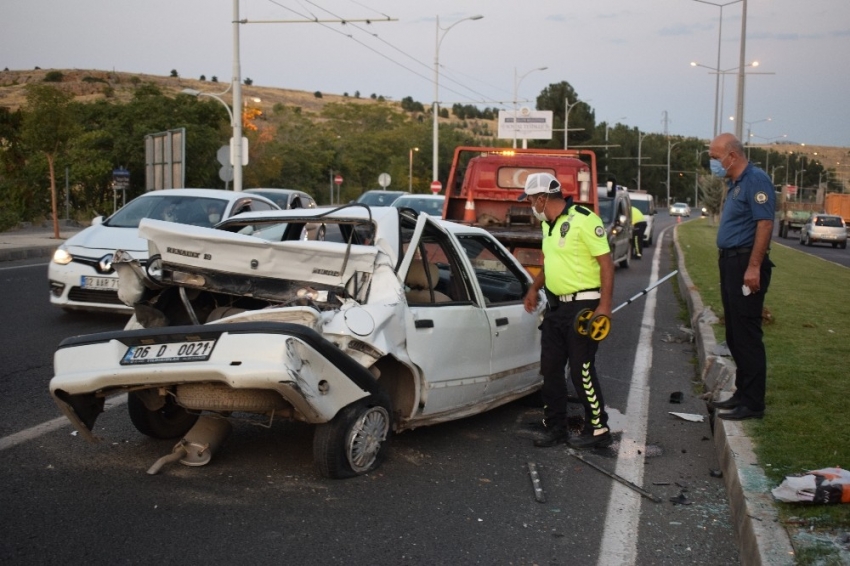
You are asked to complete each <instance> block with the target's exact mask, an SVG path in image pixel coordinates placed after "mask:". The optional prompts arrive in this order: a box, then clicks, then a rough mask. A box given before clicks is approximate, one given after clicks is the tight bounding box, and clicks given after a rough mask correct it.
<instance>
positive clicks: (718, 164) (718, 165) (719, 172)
mask: <svg viewBox="0 0 850 566" xmlns="http://www.w3.org/2000/svg"><path fill="white" fill-rule="evenodd" d="M730 155H731V154H730V153H727V154H726V157H729V156H730ZM726 157H724V158H723V159H712V160H710V161H709V162H708V167H709V168H710V169H711V173H712V174H713V175H714V176H715V177H720V178H721V179H725V178H726V168H725V167H724V166H723V162H724V161H725V160H726Z"/></svg>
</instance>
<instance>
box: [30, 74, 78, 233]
mask: <svg viewBox="0 0 850 566" xmlns="http://www.w3.org/2000/svg"><path fill="white" fill-rule="evenodd" d="M72 98H73V97H72V96H71V95H70V94H67V93H65V92H62V91H61V90H59V89H57V88H54V87H52V86H48V85H29V86H28V87H27V112H26V114H24V123H23V130H22V134H23V139H24V143H25V144H26V145H27V146H28V147H29V148H30V149H31V150H32V151H36V152H41V153H43V154H44V156H45V158H46V159H47V168H48V172H49V175H50V206H51V211H52V214H53V237H54V238H57V239H58V238H59V215H58V212H57V200H56V168H55V163H56V158H57V157H58V156H60V155H61V154H62V153H63V152H64V151H65V149H66V146H67V145H68V142H69V140H70V139H71V138H73V136H74V134H75V132H76V130H77V125H76V122H75V121H74V118H73V115H72V113H71V111H70V103H71V100H72Z"/></svg>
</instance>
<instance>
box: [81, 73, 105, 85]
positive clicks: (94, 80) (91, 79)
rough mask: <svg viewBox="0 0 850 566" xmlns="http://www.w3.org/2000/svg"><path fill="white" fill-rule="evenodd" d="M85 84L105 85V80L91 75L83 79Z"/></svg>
mask: <svg viewBox="0 0 850 566" xmlns="http://www.w3.org/2000/svg"><path fill="white" fill-rule="evenodd" d="M83 82H84V83H105V82H106V80H105V79H101V78H100V77H92V76H91V75H86V76H84V77H83Z"/></svg>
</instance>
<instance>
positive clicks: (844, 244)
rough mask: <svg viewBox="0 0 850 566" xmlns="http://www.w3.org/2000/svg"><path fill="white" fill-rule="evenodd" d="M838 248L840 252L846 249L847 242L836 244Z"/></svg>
mask: <svg viewBox="0 0 850 566" xmlns="http://www.w3.org/2000/svg"><path fill="white" fill-rule="evenodd" d="M838 247H839V248H840V249H842V250H844V249H847V242H841V243H840V244H838Z"/></svg>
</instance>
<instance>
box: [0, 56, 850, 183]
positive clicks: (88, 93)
mask: <svg viewBox="0 0 850 566" xmlns="http://www.w3.org/2000/svg"><path fill="white" fill-rule="evenodd" d="M51 71H53V72H56V71H58V72H60V73H62V81H61V82H51V83H49V84H52V85H54V86H58V87H60V88H62V89H63V90H65V91H67V92H70V93H72V94H74V96H76V98H77V99H78V100H81V101H94V100H100V99H105V98H111V99H114V100H120V101H128V100H130V99H131V98H132V96H133V91H134V90H135V88H136V86H137V85H139V84H144V83H152V84H155V85H157V86H158V87H159V88H160V89H161V90H162V91H163V92H164V93H166V94H171V95H176V94H177V93H179V92H180V91H181V90H183V89H184V88H193V89H197V90H200V91H203V92H221V91H223V90H224V89H226V88H227V83H226V82H218V83H213V82H211V81H209V80H207V81H201V80H197V79H187V78H183V77H163V76H159V75H145V74H141V73H122V72H115V71H97V70H86V69H61V70H54V69H36V70H32V71H0V106H5V107H8V108H10V109H11V110H16V109H17V108H19V107H20V106H22V105H24V104H25V103H26V88H25V87H26V85H28V84H33V83H42V82H44V79H45V77H46V76H47V74H48V73H50V72H51ZM242 96H243V98H244V99H245V100H247V101H249V105H250V106H255V107H259V108H260V109H261V110H263V111H264V112H265V113H266V114H269V110H271V108H273V107H274V105H275V104H278V103H279V104H284V105H287V106H298V107H300V108H301V110H302V112H307V113H312V114H318V113H319V112H321V109H322V107H323V106H324V105H325V104H328V103H333V102H337V103H338V102H352V103H357V104H380V102H378V101H376V100H372V99H371V98H354V97H353V96H348V97H344V96H341V95H337V94H329V93H322V98H316V96H315V95H314V93H311V92H304V91H300V90H288V89H283V88H271V87H262V86H253V85H252V86H245V85H243V87H242ZM257 98H258V99H260V102H256V101H254V100H253V99H257ZM389 103H390V104H399V103H398V102H394V101H389ZM441 121H451V122H454V123H458V122H460V121H459V120H457V119H456V118H454V117H452V118H451V119H450V120H442V119H441ZM473 122H479V123H483V122H486V121H484V120H476V121H473ZM487 126H488V128H489V130H490V131H491V132H495V131H496V129H497V124H496V122H495V120H494V121H490V122H488V124H487ZM770 148H771V149H773V150H774V151H777V152H780V153H784V152H787V151H793V152H795V153H798V154H803V155H806V156H807V158H808V159H810V160H819V161H821V162H822V163H823V164H824V166H825V167H827V168H835V169H836V170H837V171H838V173H839V175H840V176H843V177H845V178H848V177H850V171H848V170H847V168H846V167H847V166H848V165H850V148H846V147H830V146H815V145H800V144H790V143H789V144H771V146H770ZM772 165H779V163H774V164H772Z"/></svg>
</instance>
